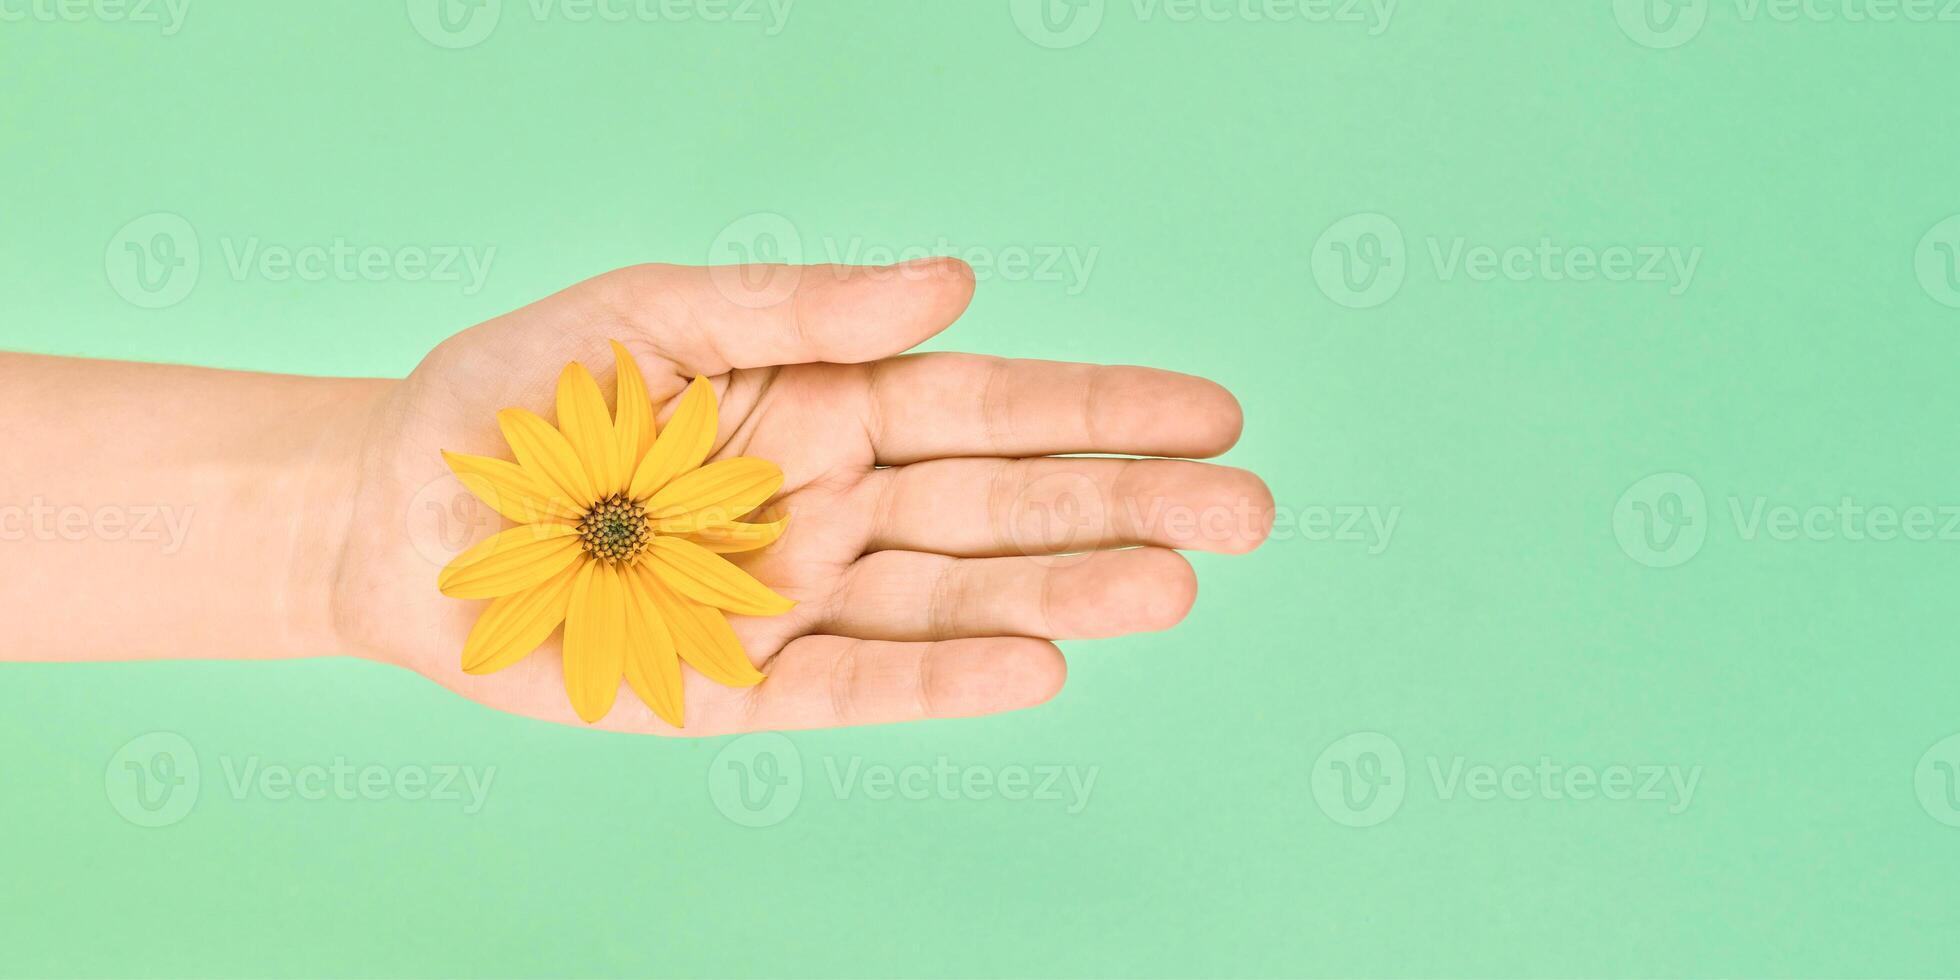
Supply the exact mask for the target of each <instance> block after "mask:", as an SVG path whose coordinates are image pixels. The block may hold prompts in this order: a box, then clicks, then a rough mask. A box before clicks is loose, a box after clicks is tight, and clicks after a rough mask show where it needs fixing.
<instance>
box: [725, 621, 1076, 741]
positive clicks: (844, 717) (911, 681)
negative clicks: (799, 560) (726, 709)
mask: <svg viewBox="0 0 1960 980" xmlns="http://www.w3.org/2000/svg"><path fill="white" fill-rule="evenodd" d="M768 669H769V679H768V680H766V681H763V682H762V684H761V685H760V686H758V687H756V688H754V689H753V690H752V692H750V694H751V698H750V700H749V701H748V702H747V703H746V704H745V705H744V706H743V710H742V712H741V714H740V715H739V717H732V718H731V717H724V716H723V715H725V714H727V713H718V714H717V716H716V717H712V718H709V719H707V720H706V722H705V724H706V726H709V727H719V728H722V729H723V730H727V729H730V728H739V729H743V730H765V729H778V730H780V729H796V728H833V727H839V726H844V725H877V724H884V723H887V722H894V721H913V720H916V719H921V718H965V717H970V716H973V715H988V714H995V713H997V712H1002V711H1014V710H1016V709H1019V708H1030V707H1033V706H1035V705H1037V704H1040V703H1042V702H1044V701H1047V700H1048V699H1049V698H1052V697H1054V696H1055V693H1056V692H1057V691H1060V690H1061V689H1062V682H1063V681H1064V680H1065V679H1066V678H1067V676H1068V665H1067V663H1066V662H1065V661H1063V659H1062V652H1061V651H1060V650H1057V649H1056V648H1055V645H1054V644H1053V643H1049V642H1046V641H1044V640H1031V639H1027V638H1024V637H1016V636H997V637H988V638H978V639H966V640H948V641H945V642H942V643H887V642H881V641H878V640H857V639H849V638H846V637H841V636H807V637H804V638H802V639H800V640H797V641H796V642H794V643H791V644H790V645H789V646H787V647H785V648H784V649H783V652H782V653H781V654H779V655H777V657H776V658H775V659H774V660H773V661H771V662H770V664H769V668H768ZM712 733H713V732H712V731H704V732H702V734H712ZM687 734H690V735H692V734H696V732H695V731H694V730H693V726H691V725H690V726H689V731H688V733H687Z"/></svg>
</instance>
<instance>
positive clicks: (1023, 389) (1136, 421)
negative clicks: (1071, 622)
mask: <svg viewBox="0 0 1960 980" xmlns="http://www.w3.org/2000/svg"><path fill="white" fill-rule="evenodd" d="M868 411H869V415H870V418H869V419H868V420H867V425H868V427H869V429H870V431H871V433H872V440H873V446H874V449H875V450H876V452H877V458H878V462H879V463H880V464H884V465H894V464H900V463H911V462H916V461H918V460H922V459H934V458H941V457H949V456H1052V455H1057V454H1064V453H1113V454H1122V455H1131V456H1188V457H1202V456H1216V455H1218V454H1219V453H1222V452H1224V451H1225V450H1227V449H1230V448H1231V447H1232V444H1233V443H1235V442H1237V441H1238V437H1239V429H1240V427H1241V425H1242V422H1243V416H1242V415H1241V413H1240V411H1239V404H1238V401H1237V399H1234V398H1233V397H1232V394H1231V392H1228V391H1226V390H1225V389H1224V388H1221V387H1219V386H1218V385H1217V384H1214V383H1213V382H1210V381H1206V380H1205V379H1203V378H1194V377H1192V376H1190V375H1185V374H1177V373H1174V372H1171V371H1159V370H1155V369H1152V368H1141V367H1104V366H1100V365H1091V364H1063V363H1057V362H1054V361H1027V360H1007V359H1003V358H996V357H982V356H978V355H973V354H938V353H935V354H920V355H916V356H913V357H902V358H898V359H896V360H892V361H888V362H884V363H881V364H878V365H877V366H876V367H875V368H874V369H873V371H872V380H871V404H870V407H869V410H868Z"/></svg>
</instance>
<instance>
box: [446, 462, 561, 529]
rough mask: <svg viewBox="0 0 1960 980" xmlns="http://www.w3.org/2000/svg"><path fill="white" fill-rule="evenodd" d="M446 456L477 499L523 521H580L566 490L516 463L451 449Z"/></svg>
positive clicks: (531, 522)
mask: <svg viewBox="0 0 1960 980" xmlns="http://www.w3.org/2000/svg"><path fill="white" fill-rule="evenodd" d="M442 458H443V460H444V461H446V462H447V463H448V464H449V469H450V472H453V473H455V474H456V479H458V480H461V481H462V483H463V487H464V488H465V489H467V490H468V491H469V492H470V493H471V494H472V495H474V496H475V497H476V499H478V500H481V501H483V502H484V503H486V504H489V505H490V507H491V509H492V510H495V511H496V512H497V513H499V514H502V515H504V516H505V517H508V518H510V519H511V520H513V521H516V522H517V523H519V524H537V523H540V522H544V521H576V520H578V508H576V507H574V506H573V505H572V503H571V502H570V501H568V500H566V499H565V497H564V492H563V491H561V490H559V489H558V488H557V487H555V486H553V485H552V484H551V482H550V481H548V480H545V479H542V478H540V477H538V476H536V475H535V474H533V473H532V472H531V471H530V470H527V469H525V468H524V467H522V466H519V465H517V464H516V463H512V462H510V461H508V460H502V459H491V458H490V457H488V456H470V455H467V454H465V453H452V452H448V451H444V452H443V454H442Z"/></svg>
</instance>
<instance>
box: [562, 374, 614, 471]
mask: <svg viewBox="0 0 1960 980" xmlns="http://www.w3.org/2000/svg"><path fill="white" fill-rule="evenodd" d="M558 430H559V431H560V432H563V433H564V434H565V441H567V442H569V443H571V444H572V451H573V452H575V453H577V454H578V458H579V462H580V463H583V464H584V466H585V475H586V476H588V477H591V479H592V489H593V491H594V492H595V493H597V494H598V495H599V496H601V497H605V496H610V495H612V494H615V493H618V492H620V491H621V490H624V489H626V476H625V473H624V472H623V471H624V467H623V466H621V465H620V462H619V439H618V438H617V437H616V436H614V435H613V424H612V413H611V412H609V411H607V410H606V396H604V395H602V394H600V393H599V382H597V381H595V380H593V378H592V372H590V371H587V370H586V369H585V365H583V364H580V363H579V362H577V361H573V362H572V363H570V364H567V365H565V370H564V371H561V372H559V374H558Z"/></svg>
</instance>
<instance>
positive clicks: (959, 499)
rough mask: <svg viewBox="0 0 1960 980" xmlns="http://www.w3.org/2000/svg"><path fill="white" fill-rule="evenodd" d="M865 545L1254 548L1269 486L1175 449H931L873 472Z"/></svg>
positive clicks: (1266, 516) (1046, 551) (1266, 525)
mask: <svg viewBox="0 0 1960 980" xmlns="http://www.w3.org/2000/svg"><path fill="white" fill-rule="evenodd" d="M868 492H869V493H872V494H875V495H876V497H877V503H876V505H875V514H874V516H873V518H872V521H873V524H872V529H871V534H872V536H871V541H870V543H869V544H868V545H867V546H866V549H865V550H867V551H887V550H902V551H932V552H938V553H940V554H945V555H959V556H965V557H992V556H1004V555H1054V554H1063V553H1067V552H1075V551H1091V550H1096V549H1101V548H1118V547H1127V546H1130V545H1139V544H1148V545H1161V546H1163V547H1166V548H1181V549H1185V550H1191V551H1218V552H1225V553H1228V554H1239V553H1243V552H1247V551H1251V550H1252V549H1253V548H1255V547H1258V545H1259V543H1260V542H1261V541H1264V540H1265V538H1266V535H1267V534H1268V533H1269V532H1270V531H1271V530H1272V524H1273V495H1272V492H1271V491H1270V490H1268V489H1266V484H1265V483H1264V482H1263V481H1261V480H1260V479H1259V478H1258V477H1257V476H1254V475H1253V474H1251V473H1248V472H1246V471H1245V470H1240V469H1234V468H1232V467H1228V466H1215V465H1212V464H1209V463H1194V462H1190V461H1188V460H1181V459H1090V458H1071V459H1058V458H1048V459H938V460H927V461H926V462H923V463H914V464H912V465H909V466H897V467H892V468H890V469H885V470H880V471H878V472H877V473H876V474H875V476H874V477H873V478H872V481H871V485H870V487H869V489H868Z"/></svg>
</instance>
